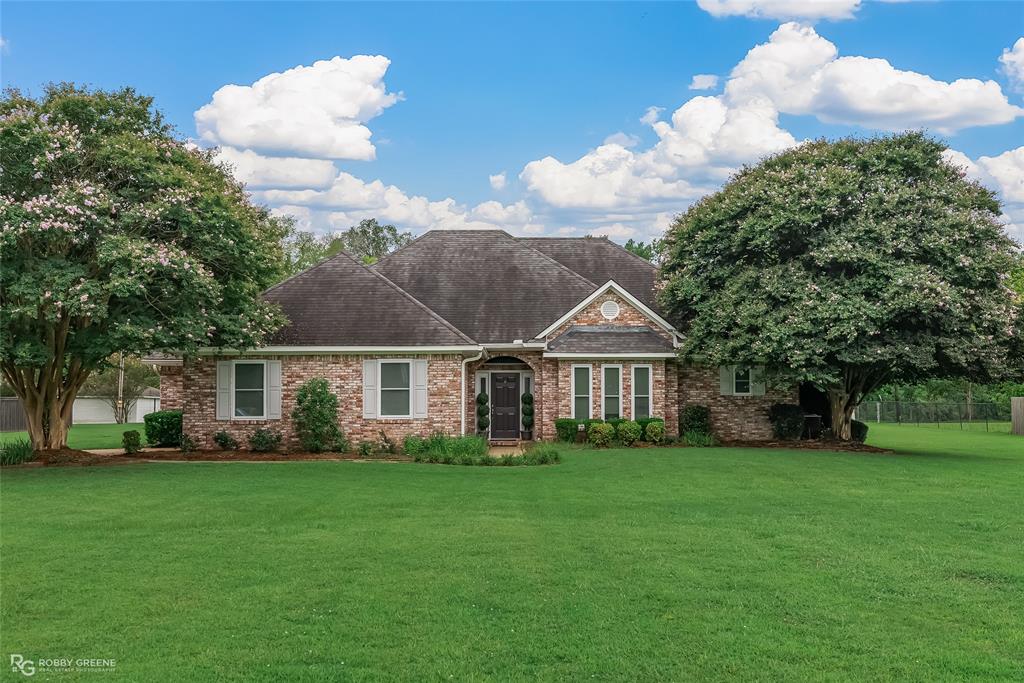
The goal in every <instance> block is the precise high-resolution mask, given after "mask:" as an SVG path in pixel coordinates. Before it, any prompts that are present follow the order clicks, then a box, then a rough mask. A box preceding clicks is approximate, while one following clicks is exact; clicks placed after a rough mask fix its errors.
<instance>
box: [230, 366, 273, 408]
mask: <svg viewBox="0 0 1024 683" xmlns="http://www.w3.org/2000/svg"><path fill="white" fill-rule="evenodd" d="M233 386H234V391H233V395H234V402H235V403H234V410H233V412H232V414H233V415H234V416H235V417H245V418H260V417H266V415H267V410H266V407H267V401H266V364H265V363H263V362H253V361H248V362H241V361H238V362H236V363H235V364H234V378H233Z"/></svg>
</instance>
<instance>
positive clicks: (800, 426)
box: [768, 403, 804, 439]
mask: <svg viewBox="0 0 1024 683" xmlns="http://www.w3.org/2000/svg"><path fill="white" fill-rule="evenodd" d="M768 421H769V422H771V423H772V433H773V434H775V438H777V439H799V438H800V435H801V434H803V433H804V409H803V407H801V406H798V405H795V404H793V403H776V404H774V405H773V406H772V407H771V408H769V409H768Z"/></svg>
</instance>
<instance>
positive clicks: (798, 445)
mask: <svg viewBox="0 0 1024 683" xmlns="http://www.w3.org/2000/svg"><path fill="white" fill-rule="evenodd" d="M722 445H723V446H729V447H734V448H789V449H803V450H808V451H844V452H849V453H895V452H896V451H894V450H892V449H891V448H878V447H877V446H869V445H867V444H866V443H854V442H852V441H824V440H816V441H804V440H800V441H723V442H722Z"/></svg>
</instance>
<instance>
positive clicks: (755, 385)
mask: <svg viewBox="0 0 1024 683" xmlns="http://www.w3.org/2000/svg"><path fill="white" fill-rule="evenodd" d="M764 389H765V387H764V368H761V367H756V368H753V369H751V371H750V393H751V395H753V396H764Z"/></svg>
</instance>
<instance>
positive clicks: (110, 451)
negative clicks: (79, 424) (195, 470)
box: [81, 448, 178, 458]
mask: <svg viewBox="0 0 1024 683" xmlns="http://www.w3.org/2000/svg"><path fill="white" fill-rule="evenodd" d="M81 450H83V451H85V452H86V453H92V454H93V455H124V449H123V448H83V449H81ZM176 450H178V449H177V448H143V449H142V450H141V451H139V452H138V453H136V454H135V455H133V456H132V457H134V458H142V457H145V455H146V453H170V452H173V451H176Z"/></svg>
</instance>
